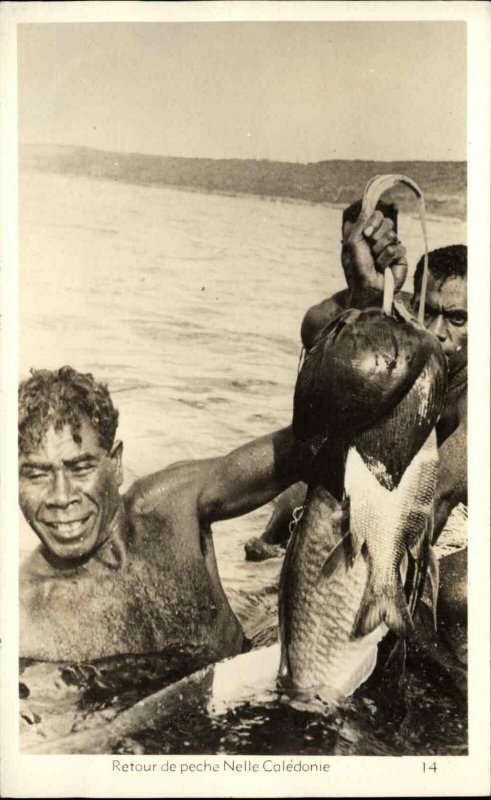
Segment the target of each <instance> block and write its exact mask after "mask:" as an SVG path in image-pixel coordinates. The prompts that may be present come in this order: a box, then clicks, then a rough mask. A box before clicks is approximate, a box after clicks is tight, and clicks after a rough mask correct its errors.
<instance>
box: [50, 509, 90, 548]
mask: <svg viewBox="0 0 491 800" xmlns="http://www.w3.org/2000/svg"><path fill="white" fill-rule="evenodd" d="M91 517H92V514H87V515H86V516H85V517H80V518H79V519H72V520H66V521H63V522H60V521H57V522H48V521H46V520H45V522H44V524H45V525H46V526H47V527H48V528H49V530H50V532H51V533H52V534H53V536H54V537H55V538H56V539H59V540H61V541H63V542H70V541H72V540H73V539H78V538H79V537H80V536H81V535H82V534H83V533H84V529H85V526H86V523H87V522H88V520H89V519H90V518H91Z"/></svg>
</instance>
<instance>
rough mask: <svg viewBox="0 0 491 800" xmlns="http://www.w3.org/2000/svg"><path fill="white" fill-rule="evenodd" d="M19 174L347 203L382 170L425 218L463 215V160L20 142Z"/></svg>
mask: <svg viewBox="0 0 491 800" xmlns="http://www.w3.org/2000/svg"><path fill="white" fill-rule="evenodd" d="M19 166H20V169H21V170H26V171H30V170H34V171H39V172H56V173H62V174H71V175H80V176H85V177H89V178H99V179H104V180H115V181H121V182H124V183H135V184H138V185H140V186H141V185H143V186H167V187H176V188H182V189H190V190H195V191H205V192H216V193H226V194H252V195H259V196H263V197H275V198H283V199H291V200H301V201H304V202H310V203H326V204H335V205H348V204H349V203H351V202H353V201H354V200H356V199H358V198H359V197H360V196H361V194H362V192H363V189H364V187H365V185H366V183H367V181H368V180H369V179H370V178H371V177H373V175H376V174H379V173H388V172H393V173H402V174H406V175H408V176H409V177H411V178H412V179H413V180H415V181H416V182H417V183H418V184H419V186H420V187H421V188H422V190H423V192H424V195H425V200H426V208H427V210H428V212H429V213H431V214H436V215H441V216H451V217H458V218H459V219H465V216H466V186H467V164H466V162H464V161H347V160H335V159H334V160H328V161H319V162H316V163H312V164H300V163H293V162H283V161H267V160H257V161H256V160H251V159H211V158H179V157H173V156H155V155H145V154H138V153H116V152H109V151H105V150H96V149H92V148H88V147H79V146H72V145H40V144H21V145H20V146H19ZM384 197H385V198H386V199H390V200H393V201H395V202H397V203H398V204H399V205H400V206H402V207H403V208H404V207H405V206H406V207H407V205H408V200H409V202H412V195H410V194H408V192H407V190H405V189H403V188H396V189H394V190H392V191H391V192H390V193H389V192H387V195H386V196H384Z"/></svg>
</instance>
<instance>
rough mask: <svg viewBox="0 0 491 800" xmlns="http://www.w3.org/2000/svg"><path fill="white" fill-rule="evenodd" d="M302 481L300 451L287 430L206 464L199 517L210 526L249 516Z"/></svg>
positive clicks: (290, 432)
mask: <svg viewBox="0 0 491 800" xmlns="http://www.w3.org/2000/svg"><path fill="white" fill-rule="evenodd" d="M299 479H300V470H299V457H298V447H297V444H296V442H295V439H294V436H293V433H292V430H291V428H284V429H283V430H280V431H276V432H275V433H272V434H268V435H267V436H263V437H261V438H260V439H255V440H254V441H252V442H249V443H248V444H246V445H244V446H243V447H239V448H238V449H237V450H234V451H232V452H231V453H229V454H228V455H227V456H224V457H223V458H217V459H212V460H210V461H208V462H203V479H202V488H201V491H200V493H199V497H198V515H199V517H200V519H201V520H202V521H206V522H209V523H211V522H216V521H218V520H221V519H228V518H230V517H237V516H240V515H241V514H246V513H247V512H249V511H252V510H253V509H255V508H258V507H259V506H262V505H264V503H268V502H269V501H270V500H272V499H273V498H274V497H276V495H278V494H279V493H280V492H282V491H283V490H284V489H286V488H287V487H288V486H290V485H291V484H292V483H295V482H296V481H298V480H299Z"/></svg>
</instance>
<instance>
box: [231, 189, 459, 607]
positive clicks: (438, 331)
mask: <svg viewBox="0 0 491 800" xmlns="http://www.w3.org/2000/svg"><path fill="white" fill-rule="evenodd" d="M396 230H397V212H396V211H395V209H394V207H393V206H385V204H380V205H379V206H378V208H377V210H376V211H375V213H374V214H373V215H372V216H371V218H370V219H366V218H365V217H364V216H363V214H361V201H358V202H357V203H354V204H353V205H352V206H350V207H349V208H348V209H346V211H345V212H344V214H343V242H342V245H343V246H342V253H341V261H342V265H343V270H344V273H345V277H346V281H347V284H348V286H347V288H346V289H344V290H343V291H341V292H338V293H337V294H335V295H333V296H332V297H330V298H327V299H326V300H323V301H322V302H321V303H319V304H318V305H315V306H313V307H312V308H311V309H309V311H308V312H307V314H306V315H305V317H304V320H303V322H302V328H301V337H302V344H303V346H304V347H305V349H306V350H307V351H308V350H309V349H310V348H311V347H312V344H313V343H314V340H315V338H316V336H317V334H318V333H319V331H321V330H322V328H324V327H325V326H326V325H327V324H328V323H329V322H331V321H332V320H333V319H335V318H336V317H337V316H338V315H339V314H341V313H342V312H343V311H345V310H346V309H348V308H364V307H367V306H369V305H374V306H378V307H380V305H381V292H382V290H383V271H384V269H385V268H386V267H390V268H391V269H392V272H393V274H394V282H395V291H396V292H397V293H398V296H397V297H398V299H400V300H402V301H403V302H404V303H405V305H406V306H407V307H408V308H410V309H411V310H413V311H416V309H417V308H418V305H419V296H420V288H421V279H422V274H423V259H421V260H420V261H419V263H418V266H417V268H416V273H415V278H414V294H413V296H412V297H411V296H410V295H409V294H407V293H405V292H401V291H400V290H401V289H402V286H403V284H404V281H405V279H406V276H407V268H408V267H407V261H406V253H405V248H404V247H403V245H402V244H401V243H400V242H399V240H398V238H397V232H396ZM425 325H426V327H427V328H428V329H429V330H431V331H432V332H433V333H434V334H435V335H436V336H438V338H439V340H440V342H441V344H442V347H443V350H444V352H445V355H446V357H447V362H448V365H449V391H448V395H447V401H446V406H445V410H444V413H443V415H442V418H441V419H440V421H439V423H438V426H437V435H438V443H439V446H440V465H441V466H440V476H439V484H438V488H437V495H436V498H435V532H434V539H435V540H436V539H437V538H438V536H439V535H440V533H441V531H442V530H443V528H444V526H445V523H446V521H447V519H448V517H449V515H450V513H451V511H452V509H453V508H454V507H455V506H456V505H457V504H458V503H459V502H463V503H466V502H467V248H466V247H465V246H463V245H454V246H452V247H444V248H441V249H439V250H435V251H433V252H432V253H430V256H429V276H428V287H427V295H426V314H425ZM305 491H306V486H305V484H303V483H298V484H295V485H294V486H292V487H291V488H289V489H288V490H287V491H286V492H285V493H284V494H283V495H281V497H279V498H278V500H277V503H276V508H275V511H274V512H273V514H272V516H271V519H270V521H269V523H268V526H267V528H266V530H265V532H264V533H263V535H262V537H261V538H260V539H251V540H249V541H248V542H247V543H246V545H245V549H246V556H247V557H248V558H249V559H251V560H262V559H264V558H270V557H272V556H276V555H278V554H279V553H280V549H279V546H280V545H283V544H285V542H286V541H287V540H288V538H289V525H290V521H291V519H292V513H293V511H294V509H295V507H297V506H301V505H302V504H303V501H304V497H305ZM463 559H464V556H462V555H459V556H456V557H455V559H454V561H455V562H457V561H459V562H463ZM461 566H462V565H461ZM459 570H460V573H461V574H462V576H463V577H462V581H464V582H465V580H466V575H465V571H464V570H463V569H461V568H460V567H459ZM462 581H461V583H462ZM461 589H462V591H459V592H458V596H459V598H460V599H461V600H462V597H463V596H464V592H463V584H462V586H461ZM459 602H460V601H459Z"/></svg>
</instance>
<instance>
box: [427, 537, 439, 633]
mask: <svg viewBox="0 0 491 800" xmlns="http://www.w3.org/2000/svg"><path fill="white" fill-rule="evenodd" d="M428 579H429V582H430V592H431V595H430V597H431V611H432V614H433V625H434V628H435V631H436V629H437V623H436V604H437V600H438V589H439V587H440V567H439V566H438V560H437V557H436V555H435V553H434V551H433V548H431V549H430V555H429V559H428Z"/></svg>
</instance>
